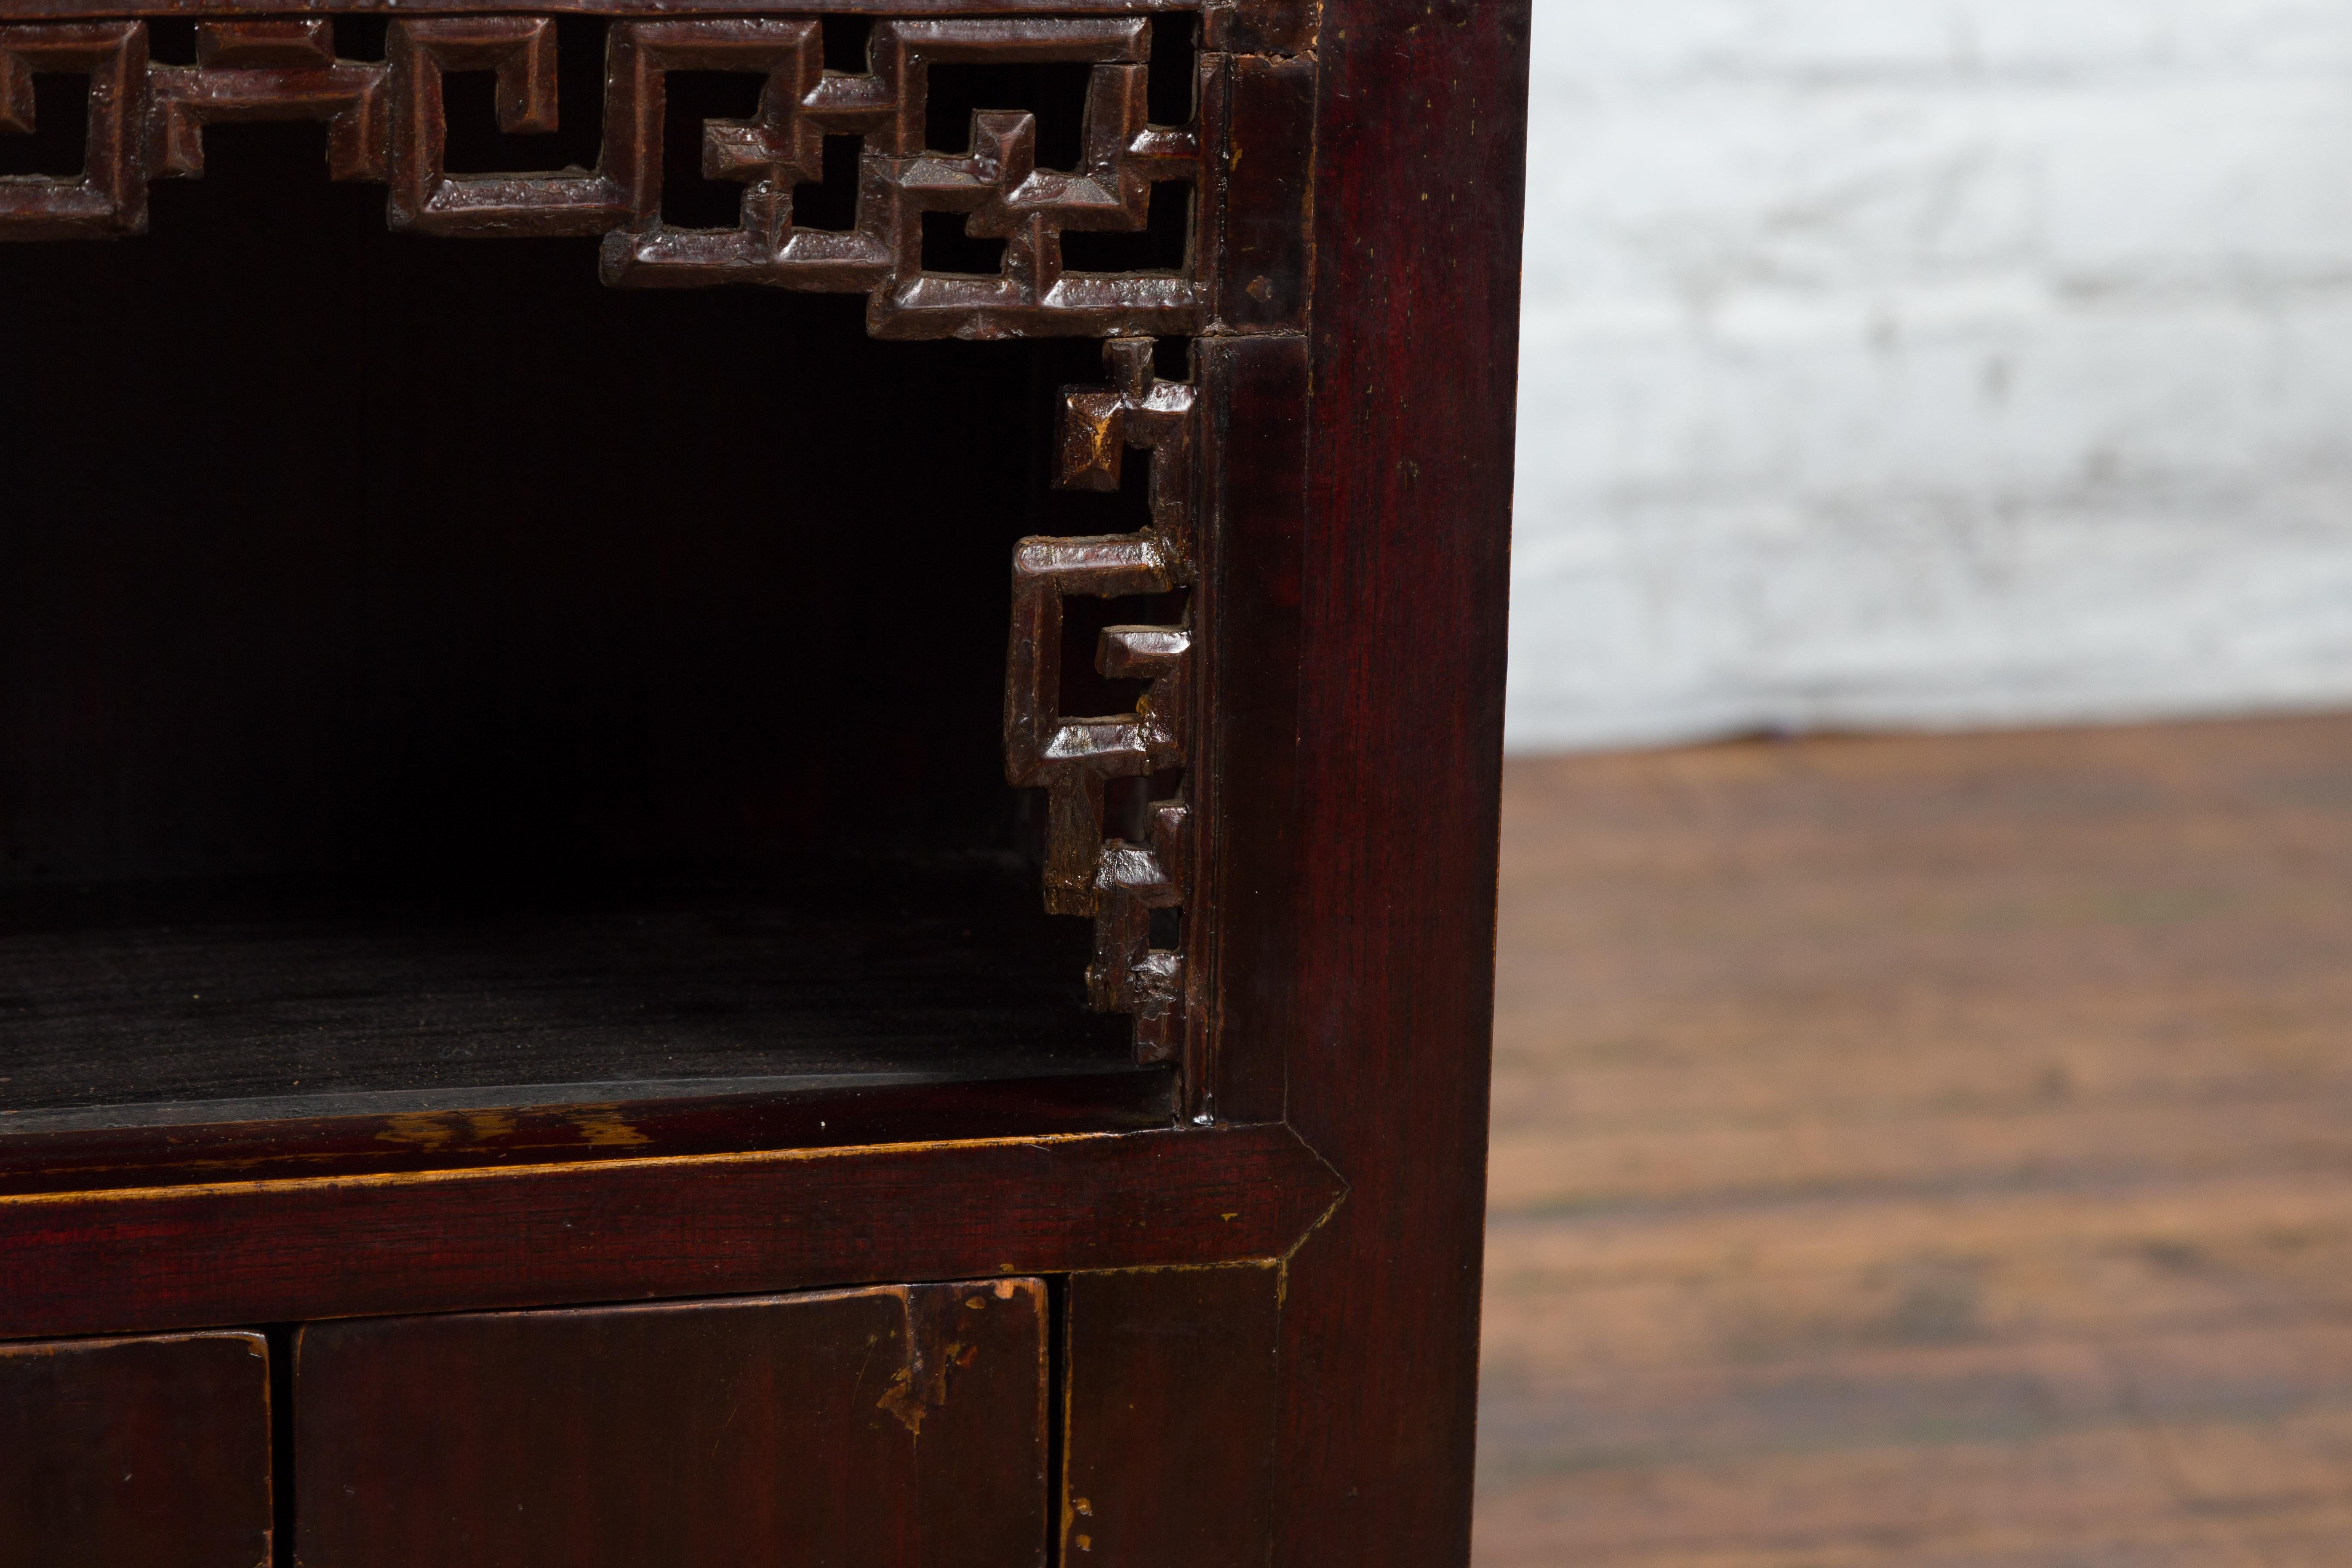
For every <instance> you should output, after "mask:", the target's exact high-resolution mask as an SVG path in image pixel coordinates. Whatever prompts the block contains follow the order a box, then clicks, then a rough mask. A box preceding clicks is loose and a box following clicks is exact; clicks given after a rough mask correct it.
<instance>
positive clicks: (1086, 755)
mask: <svg viewBox="0 0 2352 1568" xmlns="http://www.w3.org/2000/svg"><path fill="white" fill-rule="evenodd" d="M1152 349H1153V344H1152V342H1151V340H1150V339H1149V338H1122V339H1114V340H1113V341H1111V342H1108V343H1106V344H1104V345H1103V361H1104V366H1105V368H1106V369H1107V370H1108V372H1109V374H1110V376H1111V384H1110V385H1109V386H1108V387H1070V388H1066V389H1065V391H1064V393H1063V395H1062V420H1061V429H1060V441H1059V448H1060V449H1059V453H1058V459H1059V460H1058V462H1057V463H1056V466H1055V483H1057V484H1059V485H1061V486H1063V487H1064V488H1066V489H1092V490H1114V491H1115V490H1117V489H1118V488H1119V483H1120V477H1121V474H1122V473H1123V471H1124V469H1125V468H1126V457H1127V453H1128V452H1129V450H1130V449H1133V450H1135V451H1139V452H1143V453H1147V454H1148V455H1149V459H1150V465H1151V468H1150V477H1149V483H1150V497H1151V521H1150V525H1149V526H1148V527H1146V528H1144V529H1142V530H1140V531H1138V532H1135V533H1131V534H1114V535H1110V536H1108V537H1097V538H1079V539H1025V540H1023V541H1022V542H1021V544H1020V547H1019V548H1018V549H1017V550H1015V551H1014V552H1013V631H1012V637H1011V643H1010V646H1009V647H1008V648H1007V650H1006V654H1005V689H1004V770H1005V776H1006V777H1007V778H1008V779H1009V780H1011V781H1012V782H1013V784H1017V785H1021V786H1023V787H1030V788H1043V789H1045V791H1046V792H1047V807H1046V849H1045V907H1046V908H1047V909H1048V910H1052V911H1053V912H1054V913H1055V914H1066V915H1091V916H1092V917H1094V921H1095V962H1094V964H1093V967H1092V968H1091V969H1090V970H1089V971H1088V972H1087V992H1088V995H1089V998H1090V1000H1091V1001H1092V1003H1093V1005H1095V1007H1096V1008H1097V1009H1098V1010H1099V1011H1102V1012H1107V1013H1129V1014H1132V1015H1133V1016H1134V1017H1135V1034H1136V1054H1137V1059H1139V1060H1140V1061H1147V1062H1151V1061H1168V1060H1171V1059H1174V1058H1177V1056H1178V1055H1179V1053H1180V1052H1181V1049H1182V1045H1183V1040H1184V1035H1185V1026H1184V1019H1185V999H1186V995H1187V993H1188V989H1189V987H1188V983H1187V976H1186V973H1185V963H1184V955H1183V953H1182V952H1181V951H1178V950H1175V949H1167V948H1155V947H1154V946H1153V945H1152V942H1151V912H1152V911H1153V910H1173V909H1181V908H1182V907H1183V906H1184V904H1185V902H1186V899H1185V880H1186V878H1187V876H1188V875H1189V873H1190V870H1191V865H1192V855H1191V839H1192V834H1193V832H1194V831H1195V829H1194V827H1193V825H1192V806H1191V805H1190V804H1189V803H1188V802H1187V801H1186V800H1185V799H1184V798H1183V796H1182V795H1181V793H1180V795H1178V796H1177V797H1176V798H1174V799H1171V800H1164V801H1160V802H1157V803H1154V804H1153V805H1151V807H1150V810H1149V812H1148V813H1147V816H1146V826H1145V842H1143V843H1140V844H1139V843H1134V842H1131V841H1129V840H1128V839H1126V838H1124V837H1106V836H1105V833H1104V823H1103V811H1104V795H1105V786H1106V785H1107V784H1108V782H1109V781H1110V780H1112V779H1114V778H1139V777H1143V776H1145V775H1148V774H1150V773H1160V772H1165V771H1169V770H1172V769H1178V768H1181V767H1182V766H1183V765H1184V764H1185V762H1186V759H1187V741H1188V737H1189V736H1190V734H1191V732H1192V719H1191V710H1192V695H1191V694H1192V686H1193V680H1194V677H1193V668H1192V666H1193V658H1192V623H1191V617H1190V616H1185V617H1184V618H1183V619H1181V620H1180V621H1179V622H1178V623H1177V624H1175V625H1173V626H1110V627H1108V628H1106V629H1105V630H1104V631H1103V633H1102V637H1101V643H1100V647H1099V649H1098V651H1097V657H1096V664H1097V668H1099V669H1100V670H1101V671H1102V673H1103V674H1104V675H1105V676H1107V677H1109V678H1111V679H1128V680H1141V681H1144V682H1147V683H1148V685H1147V689H1146V690H1145V692H1144V694H1143V695H1142V696H1141V697H1140V698H1139V700H1138V701H1137V704H1136V707H1135V709H1134V710H1132V711H1130V712H1126V713H1118V714H1111V715H1108V716H1105V717H1099V718H1068V717H1066V716H1064V714H1063V712H1062V700H1061V688H1062V675H1063V662H1064V661H1063V647H1062V601H1063V600H1064V599H1066V598H1069V597H1071V596H1074V595H1091V596H1093V597H1096V598H1103V599H1121V598H1135V597H1141V596H1148V595H1158V594H1166V593H1168V592H1170V591H1171V590H1172V589H1176V588H1181V587H1187V586H1190V585H1191V584H1192V582H1193V581H1194V579H1195V577H1196V576H1197V575H1198V564H1197V562H1198V555H1199V548H1198V533H1199V529H1198V527H1197V525H1196V523H1195V521H1194V519H1193V510H1194V508H1195V506H1196V504H1197V492H1196V486H1197V483H1198V479H1197V475H1196V472H1195V468H1194V463H1193V453H1194V449H1195V447H1197V446H1198V444H1199V437H1198V431H1199V424H1200V404H1199V399H1198V397H1197V396H1196V395H1195V392H1194V389H1193V388H1192V386H1191V385H1190V384H1187V383H1183V382H1174V381H1166V380H1162V379H1160V377H1159V375H1158V374H1156V373H1155V372H1154V370H1153V368H1152ZM1195 1082H1196V1083H1197V1079H1196V1080H1195Z"/></svg>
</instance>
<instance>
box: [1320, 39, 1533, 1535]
mask: <svg viewBox="0 0 2352 1568" xmlns="http://www.w3.org/2000/svg"><path fill="white" fill-rule="evenodd" d="M1527 28H1528V5H1527V4H1526V0H1492V3H1486V4H1472V3H1470V0H1439V3H1436V4H1432V5H1426V6H1423V5H1410V6H1408V5H1392V4H1388V3H1386V0H1326V3H1325V5H1324V6H1323V18H1322V42H1321V47H1320V52H1319V61H1320V71H1321V81H1320V86H1319V88H1318V100H1317V132H1316V195H1315V231H1316V237H1317V239H1316V248H1315V301H1314V330H1313V374H1314V386H1315V395H1314V404H1313V413H1312V419H1313V431H1312V436H1311V437H1310V440H1311V456H1310V458H1309V461H1308V468H1307V472H1308V476H1309V478H1308V480H1307V498H1308V500H1307V535H1306V549H1305V576H1304V584H1305V595H1304V602H1303V605H1302V626H1301V633H1300V647H1301V666H1302V668H1301V675H1300V700H1299V713H1300V727H1299V738H1300V744H1299V752H1298V766H1299V773H1298V792H1299V793H1298V801H1297V816H1296V823H1297V826H1298V828H1299V833H1298V837H1297V840H1296V858H1295V861H1294V865H1295V866H1296V871H1295V873H1294V876H1295V881H1294V882H1293V883H1292V884H1291V895H1290V896H1291V899H1292V900H1293V908H1294V910H1296V913H1297V919H1298V921H1300V923H1301V924H1302V926H1305V927H1311V928H1313V929H1312V933H1311V935H1310V936H1309V937H1308V938H1307V940H1306V941H1304V942H1302V943H1301V946H1300V949H1299V952H1298V960H1297V970H1296V972H1295V974H1294V976H1293V980H1292V984H1293V987H1294V989H1293V993H1292V1000H1291V1002H1290V1004H1289V1005H1291V1006H1292V1007H1295V1009H1296V1012H1295V1014H1294V1015H1293V1016H1294V1017H1295V1019H1296V1027H1295V1031H1294V1033H1293V1034H1292V1036H1291V1040H1290V1050H1289V1055H1288V1063H1287V1068H1288V1083H1289V1116H1290V1121H1291V1124H1292V1125H1293V1126H1295V1127H1297V1128H1298V1129H1299V1130H1300V1131H1301V1132H1303V1133H1304V1134H1305V1135H1306V1136H1307V1138H1308V1139H1309V1140H1310V1141H1311V1142H1314V1143H1315V1145H1316V1147H1317V1148H1318V1149H1321V1150H1323V1151H1324V1152H1326V1153H1327V1154H1328V1155H1329V1156H1330V1158H1331V1161H1332V1163H1333V1164H1334V1165H1336V1166H1337V1167H1338V1168H1339V1170H1340V1171H1341V1172H1342V1173H1344V1174H1345V1175H1346V1176H1347V1177H1348V1179H1349V1183H1350V1184H1351V1191H1350V1193H1349V1198H1348V1201H1347V1202H1346V1203H1345V1204H1344V1205H1341V1207H1340V1209H1339V1212H1338V1213H1337V1214H1335V1215H1333V1216H1332V1218H1331V1221H1330V1222H1329V1223H1328V1225H1326V1226H1323V1227H1322V1228H1321V1229H1320V1230H1318V1232H1317V1233H1316V1235H1315V1236H1314V1237H1312V1238H1310V1239H1309V1241H1308V1242H1307V1245H1306V1246H1305V1247H1302V1248H1301V1249H1300V1250H1299V1252H1298V1254H1297V1257H1296V1258H1294V1259H1293V1260H1292V1263H1291V1267H1290V1273H1289V1288H1288V1293H1287V1296H1286V1300H1285V1304H1284V1309H1283V1348H1282V1366H1283V1379H1284V1388H1285V1395H1284V1398H1285V1404H1284V1411H1283V1424H1282V1438H1281V1444H1280V1447H1279V1449H1278V1451H1279V1453H1280V1454H1281V1456H1282V1463H1283V1479H1282V1488H1283V1502H1282V1507H1281V1510H1280V1515H1279V1517H1280V1540H1279V1543H1278V1546H1277V1550H1276V1556H1275V1561H1276V1563H1278V1564H1282V1565H1283V1568H1307V1565H1308V1564H1322V1563H1330V1564H1342V1563H1344V1564H1348V1565H1349V1568H1360V1565H1361V1564H1364V1563H1398V1564H1404V1563H1412V1564H1431V1565H1442V1564H1446V1563H1461V1562H1463V1561H1464V1560H1465V1558H1466V1556H1467V1554H1468V1551H1469V1530H1470V1479H1471V1460H1472V1450H1473V1442H1474V1429H1473V1415H1474V1411H1475V1374H1476V1370H1477V1321H1478V1282H1479V1273H1478V1265H1479V1254H1480V1233H1481V1212H1482V1205H1483V1198H1484V1194H1485V1183H1484V1180H1483V1175H1484V1164H1485V1159H1484V1154H1485V1148H1486V1110H1487V1107H1486V1092H1487V1064H1488V1035H1489V1029H1490V1026H1491V1023H1492V1015H1493V996H1494V910H1495V857H1496V831H1497V818H1498V814H1497V801H1498V798H1499V794H1500V773H1501V766H1502V717H1503V714H1502V700H1503V663H1504V622H1505V609H1506V605H1507V599H1508V581H1507V567H1508V563H1509V544H1510V529H1509V520H1510V495H1511V443H1512V405H1513V393H1514V384H1515V378H1516V371H1517V356H1516V354H1515V353H1514V344H1515V342H1516V335H1517V312H1518V299H1519V294H1518V287H1517V258H1518V247H1519V215H1520V204H1521V200H1522V191H1523V183H1524V173H1525V149H1524V126H1525V111H1526V66H1527Z"/></svg>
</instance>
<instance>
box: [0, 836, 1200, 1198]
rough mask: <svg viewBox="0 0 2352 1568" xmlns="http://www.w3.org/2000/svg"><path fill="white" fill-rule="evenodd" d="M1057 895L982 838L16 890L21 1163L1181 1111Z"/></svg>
mask: <svg viewBox="0 0 2352 1568" xmlns="http://www.w3.org/2000/svg"><path fill="white" fill-rule="evenodd" d="M1039 902H1040V900H1039V899H1038V896H1037V893H1036V884H1035V881H1034V874H1032V873H1030V872H1027V871H1025V870H1024V868H1021V867H1019V866H1017V865H1014V864H1012V863H1009V862H1006V861H1000V860H995V859H982V858H963V859H953V860H933V861H924V862H911V861H910V862H891V863H886V864H866V865H860V866H854V867H845V866H838V865H836V866H828V867H824V868H810V869H803V870H800V871H797V872H794V873H793V874H789V875H782V876H777V877H772V878H770V879H765V880H763V881H761V882H760V883H757V884H742V883H736V884H730V885H726V886H687V887H680V886H676V885H672V886H668V887H663V888H637V889H623V890H614V889H598V890H594V891H580V890H570V891H557V890H553V889H545V888H537V887H534V888H530V889H523V890H520V891H505V892H490V893H485V892H481V891H474V892H471V893H468V894H467V896H464V897H458V896H455V895H453V894H451V893H449V892H446V890H445V891H436V892H434V893H430V894H427V893H420V892H418V891H417V890H415V889H387V888H383V887H381V886H375V887H368V886H353V885H342V886H333V885H327V886H320V885H309V886H300V887H294V886H287V885H272V884H223V883H214V884H193V885H178V886H145V887H131V888H112V889H91V890H84V891H78V892H54V891H51V892H43V893H40V894H18V895H13V896H10V897H9V898H7V899H6V900H5V901H0V1184H16V1185H17V1186H18V1187H20V1188H21V1185H22V1183H23V1182H24V1181H25V1180H26V1179H28V1178H29V1176H30V1175H31V1173H35V1172H46V1173H51V1174H57V1175H62V1174H63V1173H66V1172H68V1170H71V1171H74V1172H79V1173H81V1175H79V1176H76V1177H75V1178H74V1179H76V1180H80V1179H82V1177H83V1176H90V1177H92V1178H93V1179H94V1176H95V1173H98V1172H100V1171H101V1170H103V1171H107V1172H115V1171H121V1172H125V1173H142V1172H145V1173H149V1174H148V1175H139V1176H138V1177H137V1179H141V1180H145V1179H149V1175H152V1169H153V1168H154V1167H155V1166H156V1165H157V1163H158V1162H161V1163H163V1164H170V1165H186V1164H189V1163H190V1162H192V1161H193V1162H194V1163H196V1164H198V1165H201V1166H203V1167H204V1168H205V1169H211V1170H215V1171H217V1170H221V1169H227V1168H231V1167H234V1168H236V1169H246V1168H247V1167H250V1166H254V1165H255V1164H256V1163H258V1164H260V1165H268V1166H274V1165H278V1164H286V1163H289V1162H291V1163H295V1164H299V1163H302V1162H305V1161H308V1162H309V1163H310V1165H312V1166H320V1165H321V1164H323V1165H324V1166H326V1167H331V1168H332V1169H334V1170H338V1171H341V1170H348V1169H355V1168H358V1167H359V1166H360V1165H362V1164H364V1165H366V1166H367V1167H368V1168H371V1169H382V1168H395V1167H398V1166H400V1165H402V1164H404V1163H410V1164H413V1163H420V1162H422V1163H447V1162H449V1161H452V1160H486V1159H498V1160H510V1159H515V1158H523V1157H567V1158H568V1157H604V1156H610V1155H613V1154H616V1153H617V1154H627V1153H638V1154H643V1153H649V1152H686V1151H687V1150H688V1149H693V1150H698V1151H699V1150H707V1149H712V1148H727V1147H780V1146H791V1145H799V1144H806V1143H829V1142H843V1141H849V1140H853V1139H854V1140H856V1141H874V1140H877V1139H887V1138H895V1137H912V1136H924V1137H948V1136H985V1135H995V1134H1002V1135H1013V1134H1020V1133H1026V1132H1031V1131H1063V1130H1078V1129H1086V1128H1094V1127H1100V1128H1101V1129H1103V1130H1110V1129H1112V1128H1118V1127H1128V1126H1137V1125H1151V1124H1158V1123H1160V1122H1164V1121H1166V1119H1167V1116H1168V1114H1169V1109H1168V1108H1169V1104H1170V1098H1171V1097H1170V1085H1169V1075H1168V1073H1167V1072H1166V1070H1165V1069H1154V1068H1137V1067H1136V1066H1134V1064H1133V1060H1132V1055H1131V1051H1130V1047H1129V1031H1128V1025H1127V1021H1126V1020H1125V1019H1123V1018H1117V1017H1105V1016H1099V1015H1096V1014H1093V1013H1089V1012H1087V1010H1086V1009H1085V1007H1084V1005H1083V989H1082V981H1081V977H1082V975H1083V973H1084V971H1085V965H1086V961H1087V927H1086V925H1085V923H1084V922H1082V921H1061V920H1054V919H1051V918H1049V917H1047V916H1045V914H1044V913H1043V912H1042V910H1041V909H1040V908H1039ZM828 1112H830V1114H828ZM142 1151H144V1152H143V1153H142ZM565 1151H569V1152H565ZM224 1162H226V1163H224ZM124 1179H131V1177H130V1176H125V1177H124Z"/></svg>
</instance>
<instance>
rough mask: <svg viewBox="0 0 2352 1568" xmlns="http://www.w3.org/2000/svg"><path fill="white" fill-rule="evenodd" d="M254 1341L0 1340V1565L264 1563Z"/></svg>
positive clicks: (259, 1374) (263, 1405)
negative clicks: (1, 1343) (10, 1341)
mask: <svg viewBox="0 0 2352 1568" xmlns="http://www.w3.org/2000/svg"><path fill="white" fill-rule="evenodd" d="M269 1523H270V1497H269V1348H268V1344H267V1343H266V1342H264V1341H263V1339H262V1337H261V1336H260V1335H259V1334H244V1333H222V1334H179V1335H172V1336H167V1337H163V1338H154V1339H123V1340H64V1341H53V1342H47V1343H28V1344H15V1345H0V1565H5V1568H59V1565H62V1564H68V1563H74V1564H79V1563H91V1564H103V1565H104V1568H257V1565H266V1564H267V1563H268V1562H269V1538H270V1531H269Z"/></svg>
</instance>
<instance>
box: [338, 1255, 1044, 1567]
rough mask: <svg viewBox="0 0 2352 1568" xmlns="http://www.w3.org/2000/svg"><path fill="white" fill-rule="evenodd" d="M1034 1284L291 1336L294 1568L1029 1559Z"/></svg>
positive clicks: (1034, 1545) (464, 1319) (1033, 1482)
mask: <svg viewBox="0 0 2352 1568" xmlns="http://www.w3.org/2000/svg"><path fill="white" fill-rule="evenodd" d="M1045 1329H1046V1300H1045V1284H1044V1282H1043V1281H1041V1280H1037V1279H996V1280H982V1281H981V1282H979V1283H977V1284H964V1285H952V1284H950V1285H916V1286H905V1285H901V1286H892V1287H887V1288H885V1289H874V1290H853V1291H839V1292H834V1293H830V1294H822V1295H808V1296H786V1297H776V1298H770V1299H767V1300H734V1301H700V1302H681V1303H674V1304H669V1305H664V1306H656V1307H613V1308H600V1309H593V1310H585V1311H559V1312H494V1313H488V1314H483V1315H468V1314H455V1315H447V1316H440V1317H425V1318H402V1319H379V1320H374V1321H359V1322H349V1323H330V1324H325V1325H322V1326H319V1327H313V1328H306V1329H304V1330H303V1331H301V1334H300V1336H299V1339H298V1341H297V1348H296V1351H295V1388H296V1399H295V1417H294V1423H295V1425H294V1430H295V1439H294V1448H295V1454H294V1458H295V1463H294V1474H295V1478H296V1485H297V1487H298V1488H299V1501H298V1505H297V1508H296V1523H295V1529H296V1532H297V1533H296V1537H295V1545H294V1561H295V1562H296V1563H299V1564H301V1565H302V1568H410V1565H412V1564H415V1563H429V1562H436V1561H446V1560H449V1559H451V1558H452V1557H454V1558H457V1560H461V1561H464V1562H466V1563H473V1564H478V1565H479V1568H538V1565H542V1564H543V1565H545V1568H645V1565H646V1564H650V1563H699V1564H707V1565H709V1568H726V1565H741V1568H751V1565H753V1564H768V1563H777V1562H780V1561H784V1562H793V1563H837V1564H842V1565H843V1568H849V1565H852V1564H856V1565H860V1568H1043V1565H1044V1563H1045V1512H1046V1508H1045V1503H1046V1498H1045V1485H1046V1476H1045V1391H1046V1381H1045V1373H1046V1347H1045Z"/></svg>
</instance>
